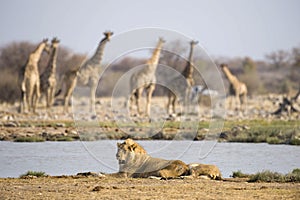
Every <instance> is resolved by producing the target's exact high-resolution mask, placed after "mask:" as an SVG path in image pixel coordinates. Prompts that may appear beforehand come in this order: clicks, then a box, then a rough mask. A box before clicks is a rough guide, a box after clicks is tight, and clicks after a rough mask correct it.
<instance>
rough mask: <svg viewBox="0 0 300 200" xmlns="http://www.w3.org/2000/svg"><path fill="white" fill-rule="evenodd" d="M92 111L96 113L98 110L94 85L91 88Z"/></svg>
mask: <svg viewBox="0 0 300 200" xmlns="http://www.w3.org/2000/svg"><path fill="white" fill-rule="evenodd" d="M90 89H91V90H90V98H91V99H90V111H91V112H92V113H95V112H96V108H95V102H96V89H97V88H96V85H95V84H92V86H91V88H90Z"/></svg>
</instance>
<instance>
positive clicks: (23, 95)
mask: <svg viewBox="0 0 300 200" xmlns="http://www.w3.org/2000/svg"><path fill="white" fill-rule="evenodd" d="M25 109H26V93H25V92H24V91H21V101H20V110H19V111H20V113H23V112H25Z"/></svg>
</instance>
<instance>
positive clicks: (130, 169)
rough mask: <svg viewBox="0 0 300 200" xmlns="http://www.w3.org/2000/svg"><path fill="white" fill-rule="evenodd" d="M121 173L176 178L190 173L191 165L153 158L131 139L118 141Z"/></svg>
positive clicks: (135, 175) (130, 175)
mask: <svg viewBox="0 0 300 200" xmlns="http://www.w3.org/2000/svg"><path fill="white" fill-rule="evenodd" d="M116 157H117V159H118V161H119V173H121V174H124V175H125V176H127V177H134V178H146V177H149V176H157V177H162V178H166V179H167V178H176V177H179V176H182V175H187V174H188V173H189V167H188V166H187V165H186V164H185V163H184V162H182V161H180V160H164V159H160V158H153V157H151V156H149V155H148V154H147V152H146V151H145V150H144V149H143V148H142V147H141V146H140V145H139V144H137V143H136V142H134V141H133V140H131V139H127V140H125V142H124V143H118V153H117V155H116Z"/></svg>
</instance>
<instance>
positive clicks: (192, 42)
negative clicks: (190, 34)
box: [190, 40, 199, 46]
mask: <svg viewBox="0 0 300 200" xmlns="http://www.w3.org/2000/svg"><path fill="white" fill-rule="evenodd" d="M198 43H199V42H198V41H196V40H192V41H191V42H190V44H191V46H195V45H197V44H198Z"/></svg>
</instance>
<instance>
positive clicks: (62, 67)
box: [0, 41, 300, 103]
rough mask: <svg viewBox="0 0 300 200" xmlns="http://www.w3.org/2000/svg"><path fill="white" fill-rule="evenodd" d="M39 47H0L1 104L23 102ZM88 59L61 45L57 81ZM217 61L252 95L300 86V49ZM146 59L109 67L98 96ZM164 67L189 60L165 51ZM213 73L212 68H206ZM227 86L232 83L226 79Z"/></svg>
mask: <svg viewBox="0 0 300 200" xmlns="http://www.w3.org/2000/svg"><path fill="white" fill-rule="evenodd" d="M36 45H37V44H33V43H30V42H26V41H21V42H11V43H9V44H7V45H5V46H2V47H0V72H1V73H0V94H1V95H0V102H9V103H14V102H16V101H19V99H20V87H19V86H18V76H19V70H20V69H21V68H22V66H24V65H25V63H26V61H27V58H28V56H29V54H30V53H31V52H32V51H33V50H34V48H35V47H36ZM172 48H176V52H182V55H181V56H183V57H186V56H187V54H188V49H187V48H184V47H183V45H182V44H181V42H180V41H174V42H173V43H171V44H169V46H168V49H169V50H170V51H172ZM85 58H86V55H84V54H82V53H76V52H73V51H72V50H71V49H69V48H67V47H65V46H63V45H61V46H60V47H59V52H58V58H57V79H58V80H59V79H61V77H62V76H63V74H64V73H66V72H67V71H69V70H74V69H77V68H79V67H80V65H81V63H82V62H83V61H84V59H85ZM213 60H214V62H215V63H216V64H217V65H218V64H220V63H223V62H225V63H227V64H228V65H229V68H230V69H231V71H232V73H233V74H235V75H236V76H237V77H238V78H239V79H240V80H241V81H243V82H245V83H246V84H247V86H248V90H249V95H250V96H253V95H259V94H268V93H276V94H285V95H292V94H294V93H296V91H297V90H298V89H299V87H300V46H298V47H294V48H292V49H288V50H278V51H275V52H270V53H268V54H266V55H265V58H264V59H263V60H254V59H252V58H250V57H235V58H226V57H214V58H213ZM145 61H146V58H135V57H124V58H122V59H120V60H118V62H115V63H113V64H112V65H110V66H109V70H108V71H107V72H106V73H104V76H102V77H101V80H100V82H99V84H102V83H103V84H105V87H98V91H97V93H98V94H100V95H101V96H109V95H111V92H112V91H113V88H114V85H115V83H116V82H117V80H118V79H119V78H120V77H121V76H122V75H123V74H124V72H126V71H128V70H130V69H132V68H133V67H135V66H138V65H140V64H144V63H145ZM47 62H48V55H47V54H43V55H42V57H41V60H40V64H39V70H40V73H43V71H44V70H45V67H46V65H47ZM205 62H210V61H208V60H205V59H204V58H201V57H195V59H194V63H195V65H197V66H200V67H201V66H202V67H204V66H205ZM160 63H161V64H165V65H168V66H171V67H173V68H175V69H177V70H178V71H182V70H183V68H184V67H185V65H186V61H185V60H184V59H182V58H180V57H179V56H176V55H174V54H172V53H170V52H169V51H164V52H162V55H161V60H160ZM205 70H209V68H207V69H205ZM194 75H195V82H196V84H203V83H202V80H201V75H200V74H197V72H195V73H194ZM224 82H225V84H226V85H225V87H226V86H227V84H228V82H227V81H226V80H225V81H224ZM164 93H165V89H164V88H163V87H162V86H157V88H156V90H155V93H154V95H164Z"/></svg>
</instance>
